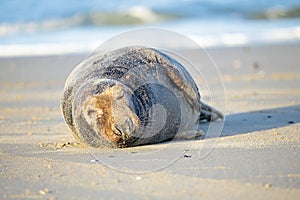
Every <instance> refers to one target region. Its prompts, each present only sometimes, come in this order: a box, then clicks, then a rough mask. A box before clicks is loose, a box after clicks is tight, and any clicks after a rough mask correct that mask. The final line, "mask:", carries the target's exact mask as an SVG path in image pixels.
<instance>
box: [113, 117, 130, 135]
mask: <svg viewBox="0 0 300 200" xmlns="http://www.w3.org/2000/svg"><path fill="white" fill-rule="evenodd" d="M112 128H114V129H116V130H117V131H115V133H116V134H117V135H119V136H123V137H125V136H129V135H130V134H131V133H132V132H133V131H134V130H133V129H134V127H133V122H132V120H131V119H130V117H127V118H126V119H125V120H124V122H123V123H122V124H114V127H112Z"/></svg>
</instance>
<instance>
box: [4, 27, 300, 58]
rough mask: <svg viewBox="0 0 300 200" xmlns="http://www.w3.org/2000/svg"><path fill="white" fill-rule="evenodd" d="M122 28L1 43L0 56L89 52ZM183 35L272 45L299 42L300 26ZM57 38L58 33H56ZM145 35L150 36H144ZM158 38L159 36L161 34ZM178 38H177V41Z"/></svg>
mask: <svg viewBox="0 0 300 200" xmlns="http://www.w3.org/2000/svg"><path fill="white" fill-rule="evenodd" d="M119 32H120V31H119V30H115V31H109V32H106V33H103V31H99V32H98V31H96V32H95V33H89V34H88V33H87V32H83V33H81V32H68V33H65V34H63V35H60V38H58V37H57V38H56V39H57V42H53V40H52V41H51V42H47V40H46V39H47V37H46V39H45V40H44V42H33V43H22V42H19V43H18V42H16V43H7V44H0V57H8V56H39V55H60V54H74V53H89V52H92V51H93V50H94V49H95V48H97V46H99V45H100V44H101V43H102V42H104V41H105V40H106V39H109V38H110V37H112V36H114V35H117V34H118V33H119ZM182 34H184V35H186V36H188V37H190V38H191V39H192V40H194V41H195V42H196V43H197V44H199V46H200V47H204V48H209V47H221V46H223V47H233V46H245V45H251V44H270V43H281V42H300V26H295V27H287V28H271V29H268V30H266V31H260V32H257V33H255V34H253V33H252V32H250V33H247V32H244V33H242V32H233V33H228V32H221V33H220V32H217V33H216V34H212V33H211V34H195V33H193V34H190V33H188V32H186V33H185V32H182ZM53 37H55V36H53ZM145 37H147V36H146V35H145ZM158 37H159V36H158ZM164 38H165V39H164V40H161V42H160V44H158V46H164V45H165V46H166V43H168V45H167V46H169V47H172V48H174V49H175V48H176V49H178V48H182V49H189V48H195V46H187V43H185V41H180V40H177V39H174V38H167V37H166V36H164ZM174 40H175V41H174Z"/></svg>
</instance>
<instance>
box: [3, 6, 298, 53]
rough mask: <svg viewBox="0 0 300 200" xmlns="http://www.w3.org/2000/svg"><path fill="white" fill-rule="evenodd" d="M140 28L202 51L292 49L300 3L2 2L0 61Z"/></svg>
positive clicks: (76, 47) (74, 48)
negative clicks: (183, 39) (175, 36)
mask: <svg viewBox="0 0 300 200" xmlns="http://www.w3.org/2000/svg"><path fill="white" fill-rule="evenodd" d="M143 27H157V28H164V29H169V30H173V31H176V32H179V33H181V34H184V35H186V36H188V37H190V38H191V39H193V40H194V41H195V42H197V43H198V44H199V45H201V46H204V47H228V46H243V45H252V44H269V43H270V44H271V43H272V44H273V43H283V42H284V43H286V42H292V43H293V42H299V41H300V1H299V0H281V1H280V0H268V1H259V0H253V1H251V0H184V1H179V0H147V1H146V0H126V1H125V0H109V1H108V0H107V1H104V0H85V1H79V0H66V1H62V0H39V1H38V0H7V1H5V0H0V56H26V55H50V54H61V53H81V52H89V51H92V50H93V49H94V48H96V47H97V46H98V45H100V44H101V43H102V42H104V41H105V40H107V39H109V38H111V37H113V36H115V35H117V34H119V33H122V32H125V31H128V30H132V29H136V28H143ZM174 42H176V41H174Z"/></svg>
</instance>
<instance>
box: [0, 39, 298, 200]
mask: <svg viewBox="0 0 300 200" xmlns="http://www.w3.org/2000/svg"><path fill="white" fill-rule="evenodd" d="M208 52H209V54H210V56H211V58H213V61H214V63H215V65H216V66H218V68H219V71H220V74H221V76H222V78H223V81H224V87H225V94H226V103H225V105H226V109H225V110H224V109H223V105H224V98H223V93H224V92H223V89H222V87H220V85H221V83H220V79H219V78H218V77H217V76H216V74H215V73H214V70H212V69H211V68H210V67H211V66H212V64H211V61H210V60H209V59H207V56H206V55H205V54H201V55H199V52H197V51H195V50H190V51H183V52H182V55H183V56H188V57H191V58H192V60H190V61H191V62H192V63H194V64H196V65H197V66H198V65H199V66H200V71H201V73H203V74H204V75H205V79H206V81H207V82H208V85H209V90H206V89H205V88H203V90H202V89H201V87H200V91H201V94H202V97H203V99H204V100H206V101H209V100H210V98H209V97H210V95H209V93H208V91H212V92H213V97H214V99H213V102H212V104H213V105H214V106H216V107H218V108H221V109H222V111H224V112H226V118H225V123H224V128H223V130H222V133H221V136H220V137H219V135H218V134H215V135H214V134H212V135H208V137H206V138H205V139H197V140H192V141H172V142H168V143H163V144H157V145H148V146H141V147H135V148H128V149H121V150H117V149H94V148H89V147H83V146H81V145H79V144H78V143H77V142H76V141H75V140H74V139H73V137H72V135H71V133H70V131H69V130H68V128H67V127H66V125H65V123H64V121H63V118H62V115H61V112H60V97H61V95H62V91H63V87H64V82H65V79H66V77H67V76H68V74H69V73H70V72H71V71H72V69H73V68H74V66H75V65H77V64H78V63H79V62H80V61H81V60H82V59H83V58H84V57H85V56H86V55H61V56H45V57H23V58H22V57H17V58H0V154H1V156H0V187H1V189H0V198H1V199H120V198H122V199H133V198H134V199H183V198H184V199H200V198H206V199H296V198H298V197H299V195H300V124H299V122H300V90H299V85H300V56H299V55H300V45H299V44H284V45H272V46H253V47H236V48H216V49H209V50H208ZM199 79H201V78H200V77H199ZM199 82H201V81H199ZM213 123H215V124H222V122H221V121H218V122H213ZM213 123H212V124H211V125H213ZM200 126H201V127H203V129H204V130H207V128H208V127H209V124H207V123H204V124H201V125H200Z"/></svg>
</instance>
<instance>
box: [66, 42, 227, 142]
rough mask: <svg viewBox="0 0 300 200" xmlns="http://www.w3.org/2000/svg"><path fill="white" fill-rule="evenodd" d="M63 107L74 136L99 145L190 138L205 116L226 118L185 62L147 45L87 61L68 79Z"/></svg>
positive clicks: (95, 56) (120, 50)
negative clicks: (209, 101)
mask: <svg viewBox="0 0 300 200" xmlns="http://www.w3.org/2000/svg"><path fill="white" fill-rule="evenodd" d="M62 111H63V115H64V118H65V121H66V123H67V124H68V126H69V128H70V129H71V130H72V132H73V135H74V136H75V137H76V138H77V139H78V140H79V141H81V142H83V143H85V144H88V145H90V146H94V147H107V146H109V147H129V146H137V145H144V144H151V143H159V142H163V141H166V140H171V139H173V138H174V137H185V136H186V138H190V137H191V134H192V135H193V134H197V132H198V123H199V121H200V120H204V119H206V120H209V121H210V120H215V119H217V118H222V117H223V116H222V114H221V113H220V112H218V111H217V110H215V109H213V108H211V107H209V106H207V105H205V104H203V103H202V102H201V101H200V95H199V92H198V88H197V86H196V84H195V82H194V81H193V79H192V77H191V76H190V75H189V73H188V72H187V71H186V69H185V68H184V67H183V66H182V65H181V64H180V63H178V62H177V61H176V60H174V59H172V58H171V57H169V56H167V55H166V54H164V53H162V52H160V51H158V50H155V49H152V48H145V47H126V48H122V49H118V50H115V51H112V52H109V53H107V54H105V55H98V54H96V55H94V56H91V57H89V58H88V59H86V60H84V62H82V63H81V64H79V65H78V66H77V67H76V68H75V69H74V70H73V72H72V73H71V74H70V75H69V77H68V79H67V82H66V85H65V91H64V94H63V98H62Z"/></svg>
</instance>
